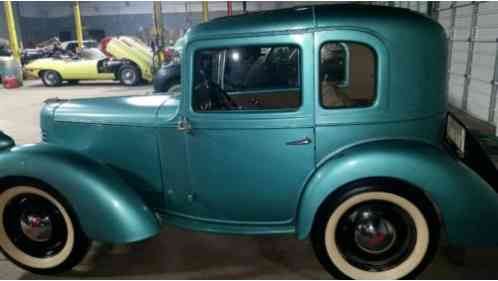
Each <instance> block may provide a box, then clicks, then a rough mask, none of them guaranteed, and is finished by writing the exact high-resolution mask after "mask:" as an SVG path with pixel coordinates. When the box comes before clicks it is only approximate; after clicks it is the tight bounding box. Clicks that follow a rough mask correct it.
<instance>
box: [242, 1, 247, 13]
mask: <svg viewBox="0 0 498 281" xmlns="http://www.w3.org/2000/svg"><path fill="white" fill-rule="evenodd" d="M242 12H243V13H244V14H245V13H247V1H242Z"/></svg>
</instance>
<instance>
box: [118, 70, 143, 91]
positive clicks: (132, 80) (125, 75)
mask: <svg viewBox="0 0 498 281" xmlns="http://www.w3.org/2000/svg"><path fill="white" fill-rule="evenodd" d="M118 73H119V75H118V76H119V81H120V82H121V84H122V85H124V86H136V85H138V84H139V83H140V81H141V80H142V77H141V74H140V70H139V69H138V68H137V67H136V66H134V65H125V66H123V67H121V68H120V69H119V72H118Z"/></svg>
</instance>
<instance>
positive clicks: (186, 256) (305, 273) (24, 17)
mask: <svg viewBox="0 0 498 281" xmlns="http://www.w3.org/2000/svg"><path fill="white" fill-rule="evenodd" d="M160 3H161V4H160V5H159V6H160V7H159V8H158V5H157V4H153V2H134V1H116V2H99V1H91V2H79V3H78V2H44V1H37V2H15V1H13V2H10V1H6V2H2V3H1V5H0V15H1V16H0V44H1V43H2V40H3V41H5V42H8V44H9V46H10V48H11V49H12V50H13V52H14V58H15V59H18V60H20V52H21V50H22V49H29V48H35V47H36V46H37V44H39V43H42V42H44V41H47V40H49V39H51V38H54V37H57V38H58V39H59V40H60V41H61V42H62V41H72V40H75V41H78V40H88V39H93V40H96V41H100V40H101V39H103V38H105V37H106V36H136V37H138V38H140V39H142V40H143V41H144V42H145V43H146V44H148V45H150V43H151V42H153V41H154V40H156V38H157V36H159V35H158V33H161V34H160V37H161V40H162V41H163V44H165V46H172V45H174V44H175V42H176V40H178V39H179V38H180V37H181V36H182V35H183V34H184V33H185V32H186V31H187V30H188V28H189V27H191V26H194V25H196V24H199V23H202V22H204V21H207V20H211V19H214V18H218V17H224V16H227V15H228V16H230V15H238V14H242V13H250V12H256V11H264V10H272V9H280V8H286V7H294V6H301V5H307V4H310V2H252V1H244V2H242V1H239V2H235V1H233V2H232V1H228V2H225V1H219V2H207V1H203V2H199V1H198V2H182V1H179V2H168V1H164V2H160ZM316 3H318V4H322V3H325V2H316ZM326 3H330V2H326ZM358 4H361V5H383V6H394V7H399V8H402V9H410V10H414V11H418V12H420V13H423V14H426V15H427V16H429V17H432V18H433V19H435V20H437V21H438V22H439V23H440V24H441V25H442V26H443V27H444V28H445V30H446V32H447V36H448V42H449V45H448V48H449V61H448V74H449V75H448V85H449V87H448V100H449V103H450V106H451V111H452V112H454V113H455V114H457V115H458V116H459V117H460V118H462V119H463V120H464V122H465V124H466V126H468V127H469V128H470V129H471V130H473V131H476V132H478V133H479V134H480V135H481V136H482V139H483V140H485V141H487V142H488V144H489V146H488V149H489V151H488V152H489V153H490V154H492V155H493V154H497V155H498V148H497V147H498V139H497V138H496V136H497V132H496V123H497V122H498V116H497V115H498V114H497V106H498V105H497V101H496V98H497V94H498V44H497V42H498V20H497V19H498V2H474V1H472V2H471V1H458V2H456V1H452V2H449V1H447V2H424V1H410V2H408V1H395V2H394V1H392V2H381V1H370V2H359V3H358ZM9 14H10V15H11V16H10V17H9ZM4 15H5V16H4ZM158 15H160V17H159V18H158ZM13 29H15V30H13ZM13 38H14V39H13ZM12 40H15V41H16V42H15V43H13V42H12ZM15 52H18V54H15ZM0 55H1V54H0ZM407 55H410V54H407ZM16 57H17V58H16ZM0 58H1V57H0ZM0 63H2V61H1V60H0ZM0 67H1V65H0ZM1 74H2V73H1V72H0V75H1ZM18 80H22V85H17V86H18V87H17V86H16V87H14V88H12V89H7V88H4V87H3V86H0V116H1V117H0V130H2V131H4V132H5V133H7V134H8V135H10V136H12V137H13V138H14V139H15V141H16V143H17V144H30V143H37V142H39V141H41V138H40V129H39V111H40V108H41V107H42V105H43V102H44V100H46V99H49V98H55V97H58V98H63V99H64V98H67V99H72V98H85V97H109V96H123V95H147V94H150V93H151V92H152V91H153V89H152V85H151V84H150V83H146V84H141V85H139V86H135V87H126V86H123V85H120V84H119V82H118V81H80V82H79V84H77V85H71V84H64V85H62V86H60V87H50V88H49V87H45V86H44V85H43V83H42V81H41V80H40V79H27V78H26V79H24V78H21V79H18ZM19 82H20V81H19ZM493 159H495V160H496V161H495V164H498V156H496V157H495V156H493ZM497 259H498V251H496V249H486V250H483V249H448V248H446V247H441V249H440V250H439V252H438V255H437V257H436V259H435V261H434V262H433V264H431V266H430V267H429V268H428V270H426V271H425V272H424V273H423V274H422V276H420V278H422V279H497V278H498V271H497V270H496V265H495V261H496V260H497ZM0 278H2V279H45V278H47V277H46V276H39V275H35V274H32V273H29V272H26V271H24V270H22V269H20V268H18V267H16V266H15V265H14V264H12V263H11V262H10V261H8V260H6V259H5V258H4V257H3V256H0ZM49 278H55V279H85V278H91V279H95V278H97V279H108V278H109V279H115V278H117V279H123V278H124V279H130V278H131V279H205V278H206V279H330V275H329V274H328V273H327V272H326V271H325V270H323V269H322V267H321V266H320V264H319V263H318V261H317V259H316V258H315V256H314V254H313V250H312V248H311V245H310V243H301V242H299V241H298V240H297V239H296V238H295V237H294V236H274V237H254V236H247V237H238V236H230V235H213V234H204V233H197V232H191V231H186V230H181V229H177V228H174V227H170V226H167V227H164V228H163V229H162V232H161V235H159V236H157V237H154V238H152V239H149V240H146V241H143V242H139V243H134V244H131V245H126V246H122V245H107V244H97V243H95V244H94V245H93V246H92V250H91V252H90V254H89V255H88V256H87V257H86V258H85V260H84V262H83V263H82V264H80V265H79V266H77V267H76V268H75V269H74V270H72V271H70V272H68V273H63V274H60V275H56V276H50V277H49Z"/></svg>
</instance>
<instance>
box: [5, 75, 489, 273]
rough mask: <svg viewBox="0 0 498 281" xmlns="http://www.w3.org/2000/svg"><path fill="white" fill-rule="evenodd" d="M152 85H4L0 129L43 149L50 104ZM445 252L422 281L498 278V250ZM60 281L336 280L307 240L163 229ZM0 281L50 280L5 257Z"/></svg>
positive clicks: (99, 249) (106, 251) (96, 250)
mask: <svg viewBox="0 0 498 281" xmlns="http://www.w3.org/2000/svg"><path fill="white" fill-rule="evenodd" d="M150 91H151V87H150V86H141V87H133V88H126V87H122V86H120V85H118V84H115V83H83V84H81V85H78V86H62V87H58V88H45V87H44V86H43V85H42V84H41V82H39V81H30V82H26V83H25V86H24V87H23V88H20V89H15V90H5V89H3V88H1V86H0V129H1V130H3V131H5V132H6V133H7V134H9V135H10V136H12V137H13V138H14V139H15V140H16V141H17V143H19V144H27V143H34V142H38V141H39V139H40V137H39V127H38V122H39V121H38V120H39V118H38V113H39V109H40V107H41V106H42V103H43V100H45V99H47V98H50V97H60V98H80V97H98V96H117V95H134V94H146V93H147V92H150ZM442 252H443V251H442V250H440V251H439V254H438V255H437V257H436V259H435V261H434V262H433V264H432V265H431V266H430V267H429V268H428V269H427V270H426V272H424V273H423V274H422V275H421V276H420V278H422V279H498V269H496V266H495V263H496V262H495V261H497V260H498V249H495V250H493V249H488V250H486V251H483V250H479V251H477V250H470V251H468V255H467V256H466V258H465V260H464V261H465V263H464V265H460V266H457V265H455V264H453V263H450V262H449V260H448V256H447V255H443V254H442ZM49 277H50V278H54V279H83V278H85V279H86V278H89V279H330V276H329V275H328V274H327V272H325V271H324V270H323V269H322V268H321V266H320V264H319V263H318V262H317V260H316V258H315V256H314V254H313V250H312V249H311V247H310V243H309V242H308V241H299V240H297V239H295V238H294V237H293V236H273V237H261V236H227V235H213V234H205V233H196V232H190V231H185V230H181V229H177V228H174V227H165V228H164V229H163V231H162V232H161V234H160V235H159V236H157V237H154V238H152V239H150V240H147V241H143V242H139V243H134V244H131V245H126V246H112V245H102V244H97V243H95V244H94V245H93V247H92V250H91V252H90V254H89V255H88V256H87V258H86V259H85V261H84V262H83V263H82V264H81V265H79V266H78V267H76V268H75V269H74V270H73V271H70V272H67V273H64V274H60V275H57V276H49ZM0 278H2V279H42V278H43V279H46V278H47V277H46V276H45V277H43V276H38V275H34V274H31V273H29V272H26V271H24V270H21V269H19V268H18V267H16V266H15V265H13V264H11V263H10V262H9V261H7V260H5V258H4V257H3V256H0Z"/></svg>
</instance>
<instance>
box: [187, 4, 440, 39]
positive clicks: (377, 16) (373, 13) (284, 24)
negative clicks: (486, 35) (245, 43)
mask: <svg viewBox="0 0 498 281" xmlns="http://www.w3.org/2000/svg"><path fill="white" fill-rule="evenodd" d="M393 22H395V23H396V25H401V26H400V27H409V26H412V27H413V26H421V25H422V26H424V28H425V29H433V30H435V31H436V32H441V30H443V29H442V27H441V26H440V25H439V24H438V23H437V22H436V21H434V20H432V19H431V18H429V17H427V16H425V15H423V14H422V13H419V12H415V11H411V10H408V9H404V8H395V7H388V6H373V5H364V4H324V5H310V6H299V7H293V8H286V9H277V10H270V11H261V12H252V13H247V14H243V15H236V16H229V17H228V16H227V17H221V18H216V19H213V20H211V21H209V22H206V23H202V24H199V25H197V26H195V27H193V28H192V30H191V32H188V36H187V37H188V40H189V41H193V40H197V39H202V38H216V37H226V36H239V35H243V34H245V35H248V34H257V33H268V32H292V31H300V30H301V31H302V30H306V29H318V28H326V27H334V26H350V27H364V28H368V29H375V26H382V25H383V26H384V27H385V25H386V23H393ZM408 31H409V30H408Z"/></svg>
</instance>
